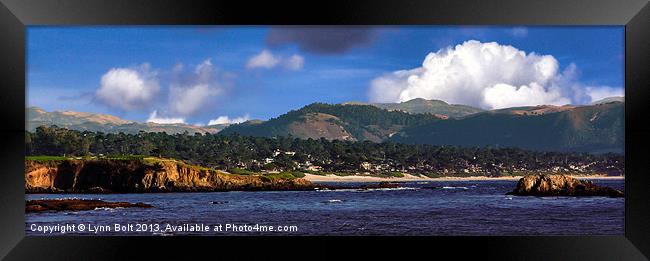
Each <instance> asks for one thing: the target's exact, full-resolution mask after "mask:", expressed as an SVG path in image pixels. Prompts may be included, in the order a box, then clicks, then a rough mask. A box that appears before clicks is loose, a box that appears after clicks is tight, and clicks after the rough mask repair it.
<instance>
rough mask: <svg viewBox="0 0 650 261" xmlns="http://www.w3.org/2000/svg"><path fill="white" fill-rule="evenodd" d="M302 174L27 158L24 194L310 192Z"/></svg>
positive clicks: (178, 164)
mask: <svg viewBox="0 0 650 261" xmlns="http://www.w3.org/2000/svg"><path fill="white" fill-rule="evenodd" d="M314 187H315V186H314V185H313V184H312V183H311V182H310V181H308V180H305V179H301V178H274V177H266V176H260V175H234V174H229V173H224V172H221V171H218V170H213V169H208V168H204V167H200V166H195V165H190V164H186V163H184V162H181V161H176V160H166V159H154V160H148V161H147V160H106V159H102V160H59V161H48V162H38V161H30V160H27V161H25V192H26V193H95V194H98V193H99V194H101V193H151V192H212V191H235V190H237V191H269V190H312V189H313V188H314Z"/></svg>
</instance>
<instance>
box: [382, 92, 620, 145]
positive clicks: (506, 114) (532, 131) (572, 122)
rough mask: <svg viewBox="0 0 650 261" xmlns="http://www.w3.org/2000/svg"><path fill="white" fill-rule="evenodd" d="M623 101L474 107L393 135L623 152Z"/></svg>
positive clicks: (433, 140)
mask: <svg viewBox="0 0 650 261" xmlns="http://www.w3.org/2000/svg"><path fill="white" fill-rule="evenodd" d="M623 109H624V103H622V102H616V101H615V102H608V103H601V104H596V105H589V106H560V107H559V106H535V107H519V108H509V109H503V110H497V111H490V112H484V113H478V114H474V115H471V116H468V117H466V118H463V119H458V120H456V119H449V120H446V121H440V122H435V123H428V124H424V125H420V126H415V127H410V128H405V129H404V130H403V131H402V132H401V133H400V134H398V135H394V136H393V137H392V139H391V140H393V141H395V142H404V143H412V144H415V143H417V144H422V143H425V144H435V145H456V146H496V147H519V148H523V149H531V150H543V151H584V152H593V153H601V152H617V153H624V144H625V135H624V134H625V129H624V126H625V116H624V113H623Z"/></svg>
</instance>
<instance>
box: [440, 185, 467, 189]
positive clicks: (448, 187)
mask: <svg viewBox="0 0 650 261" xmlns="http://www.w3.org/2000/svg"><path fill="white" fill-rule="evenodd" d="M442 189H468V188H467V187H453V186H444V187H442Z"/></svg>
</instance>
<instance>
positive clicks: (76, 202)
mask: <svg viewBox="0 0 650 261" xmlns="http://www.w3.org/2000/svg"><path fill="white" fill-rule="evenodd" d="M152 207H153V206H152V205H149V204H145V203H140V202H138V203H129V202H106V201H102V200H96V199H39V200H28V201H25V212H26V213H30V212H41V211H83V210H93V209H97V208H152Z"/></svg>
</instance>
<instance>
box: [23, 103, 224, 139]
mask: <svg viewBox="0 0 650 261" xmlns="http://www.w3.org/2000/svg"><path fill="white" fill-rule="evenodd" d="M26 117H27V119H26V121H25V129H26V130H29V131H34V130H35V129H36V128H37V127H38V126H43V125H45V126H52V125H56V126H59V127H65V128H69V129H73V130H79V131H86V130H87V131H101V132H106V133H119V132H124V133H138V132H140V131H145V132H166V133H169V134H177V133H183V132H185V131H187V132H188V133H192V134H194V133H195V132H199V133H217V132H219V131H220V130H222V129H223V128H225V127H226V125H225V124H224V125H209V126H195V125H189V124H182V123H175V124H158V123H152V122H136V121H129V120H125V119H122V118H119V117H117V116H113V115H110V114H101V113H89V112H76V111H52V112H48V111H45V110H44V109H42V108H39V107H27V111H26Z"/></svg>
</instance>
